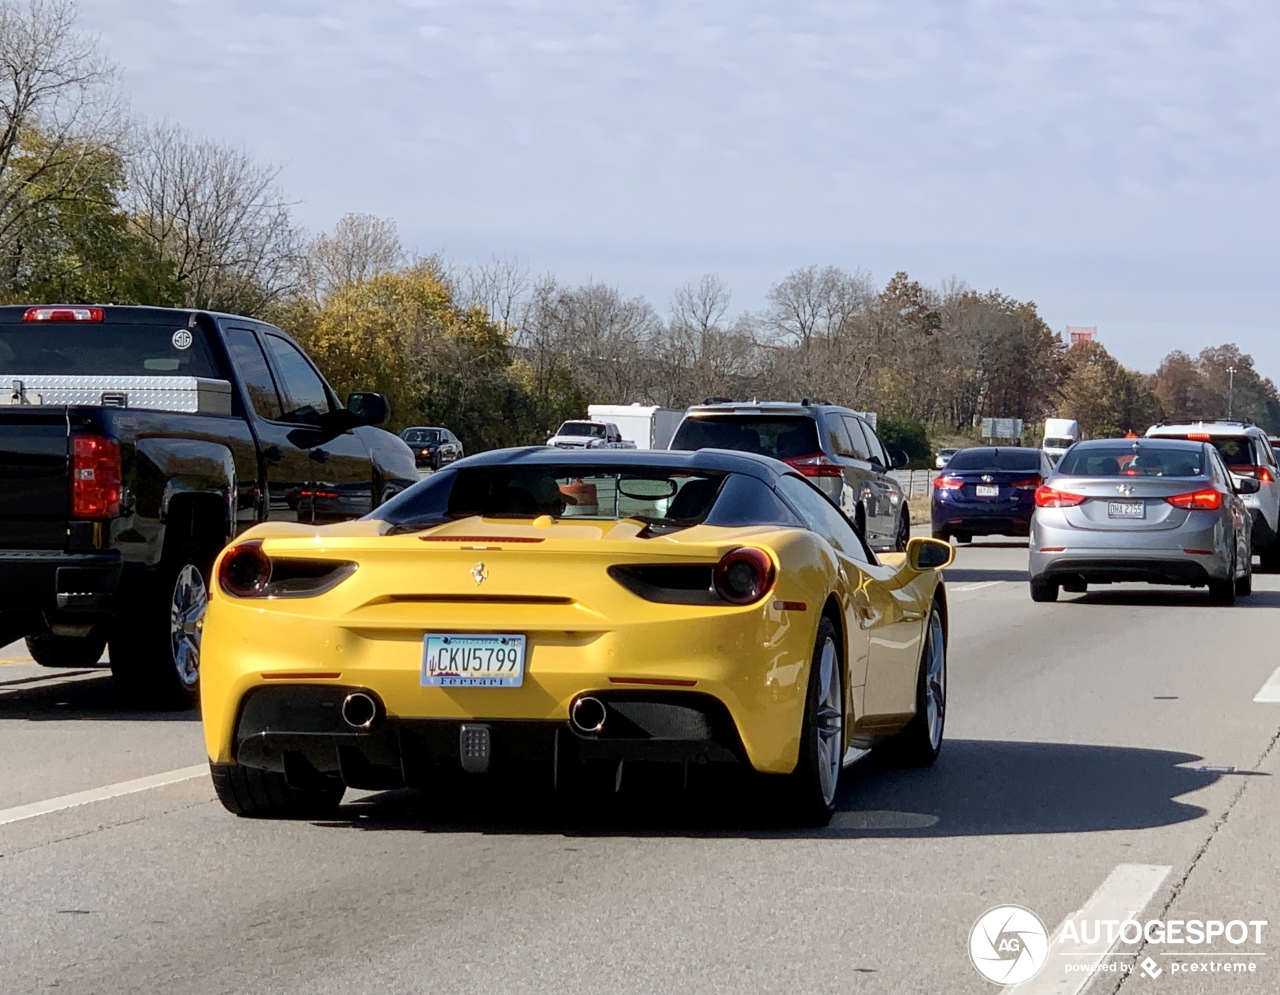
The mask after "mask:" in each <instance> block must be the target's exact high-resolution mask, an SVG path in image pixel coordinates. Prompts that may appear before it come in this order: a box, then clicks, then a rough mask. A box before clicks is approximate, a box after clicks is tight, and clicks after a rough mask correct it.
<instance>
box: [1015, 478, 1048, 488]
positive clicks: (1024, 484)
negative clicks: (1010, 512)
mask: <svg viewBox="0 0 1280 995" xmlns="http://www.w3.org/2000/svg"><path fill="white" fill-rule="evenodd" d="M1043 483H1044V478H1043V477H1028V478H1027V479H1026V480H1015V481H1014V482H1013V483H1012V484H1010V485H1009V486H1010V487H1012V488H1013V489H1014V490H1015V491H1034V490H1036V488H1038V487H1039V486H1040V485H1041V484H1043Z"/></svg>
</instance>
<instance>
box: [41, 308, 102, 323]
mask: <svg viewBox="0 0 1280 995" xmlns="http://www.w3.org/2000/svg"><path fill="white" fill-rule="evenodd" d="M104 313H105V312H103V310H102V308H100V307H29V308H27V309H26V310H25V311H23V312H22V320H23V321H101V320H102V318H103V315H104Z"/></svg>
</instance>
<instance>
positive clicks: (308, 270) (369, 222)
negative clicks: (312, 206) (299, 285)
mask: <svg viewBox="0 0 1280 995" xmlns="http://www.w3.org/2000/svg"><path fill="white" fill-rule="evenodd" d="M405 260H406V256H405V251H404V246H403V245H401V244H400V236H399V235H398V234H397V232H396V223H395V220H394V219H392V218H379V217H375V216H374V215H372V214H344V215H343V216H342V217H341V218H340V219H339V220H338V224H337V225H336V226H335V227H334V230H333V234H332V235H330V234H327V233H324V232H321V233H320V234H319V235H316V236H314V237H313V238H311V239H310V240H309V241H308V242H307V245H306V249H305V252H304V255H303V280H304V282H305V284H306V287H307V290H308V291H309V292H310V293H311V295H312V296H313V297H314V298H315V300H316V302H317V303H319V302H321V301H322V300H323V299H324V298H325V297H326V296H327V295H328V294H329V293H330V291H332V290H333V288H334V287H339V286H342V285H344V284H351V283H362V282H363V281H365V280H367V279H369V278H370V277H372V276H377V275H378V274H379V273H392V272H395V271H396V270H398V269H400V268H401V267H402V266H403V265H404V264H405Z"/></svg>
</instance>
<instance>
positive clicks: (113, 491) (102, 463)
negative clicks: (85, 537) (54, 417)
mask: <svg viewBox="0 0 1280 995" xmlns="http://www.w3.org/2000/svg"><path fill="white" fill-rule="evenodd" d="M121 485H122V475H121V472H120V444H119V443H118V442H116V441H115V440H114V439H107V438H104V437H103V436H101V435H73V436H72V437H71V516H72V517H73V518H112V517H114V516H116V515H118V514H120V490H121Z"/></svg>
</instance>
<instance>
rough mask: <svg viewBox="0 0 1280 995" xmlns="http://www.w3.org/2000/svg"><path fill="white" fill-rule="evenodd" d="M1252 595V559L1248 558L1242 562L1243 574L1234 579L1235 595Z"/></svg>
mask: <svg viewBox="0 0 1280 995" xmlns="http://www.w3.org/2000/svg"><path fill="white" fill-rule="evenodd" d="M1252 593H1253V557H1252V556H1250V557H1248V558H1247V559H1246V560H1245V561H1244V574H1243V576H1240V577H1237V578H1236V594H1237V595H1238V596H1239V597H1242V598H1244V597H1248V596H1249V595H1250V594H1252Z"/></svg>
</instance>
